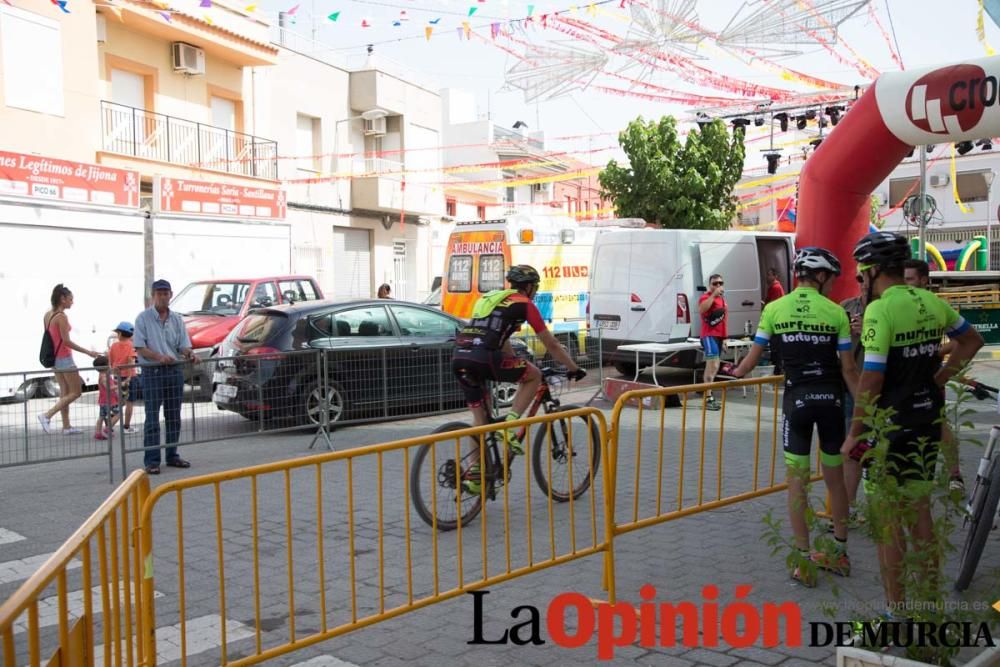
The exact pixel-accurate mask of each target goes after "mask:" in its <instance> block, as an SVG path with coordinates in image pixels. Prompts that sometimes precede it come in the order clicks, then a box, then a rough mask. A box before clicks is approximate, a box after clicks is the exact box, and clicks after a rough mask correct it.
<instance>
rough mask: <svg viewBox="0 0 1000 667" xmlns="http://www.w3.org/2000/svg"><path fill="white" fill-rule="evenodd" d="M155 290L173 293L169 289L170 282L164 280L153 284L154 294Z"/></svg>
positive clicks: (161, 279)
mask: <svg viewBox="0 0 1000 667" xmlns="http://www.w3.org/2000/svg"><path fill="white" fill-rule="evenodd" d="M156 290H166V291H168V292H171V291H173V290H171V289H170V281H168V280H164V279H163V278H160V279H159V280H156V281H154V282H153V291H154V292H155V291H156Z"/></svg>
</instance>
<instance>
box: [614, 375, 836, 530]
mask: <svg viewBox="0 0 1000 667" xmlns="http://www.w3.org/2000/svg"><path fill="white" fill-rule="evenodd" d="M783 384H784V376H770V377H763V378H752V379H745V380H739V381H735V382H716V383H712V384H696V385H685V386H679V387H668V388H656V389H641V390H634V391H629V392H626V393H624V394H622V396H621V397H620V398H619V399H618V401H617V402H616V403H615V406H614V409H613V412H612V417H611V423H612V431H611V443H610V446H609V449H610V451H611V458H610V465H611V467H612V470H611V473H612V475H611V477H612V490H611V492H612V500H613V507H614V508H615V514H614V532H615V534H616V535H620V534H622V533H627V532H630V531H633V530H637V529H639V528H643V527H645V526H651V525H654V524H658V523H663V522H664V521H671V520H673V519H678V518H680V517H683V516H688V515H691V514H696V513H698V512H704V511H707V510H711V509H715V508H718V507H723V506H725V505H731V504H733V503H737V502H741V501H743V500H750V499H752V498H757V497H760V496H763V495H767V494H770V493H775V492H777V491H782V490H784V489H786V488H788V486H787V484H786V483H785V482H784V481H779V479H778V478H777V475H778V464H779V461H783V454H782V452H781V449H780V446H779V444H778V435H779V432H780V429H781V426H780V408H779V405H780V401H779V398H780V393H781V388H782V386H783ZM745 387H756V389H757V391H756V398H755V400H754V401H753V404H752V410H753V414H754V415H755V425H756V427H755V428H754V429H753V433H752V438H753V442H752V446H748V445H749V444H750V443H749V442H748V440H749V438H750V435H751V434H749V433H742V434H737V433H734V432H732V430H730V433H729V434H727V421H726V420H727V414H728V412H729V411H730V409H731V406H732V405H733V404H734V403H735V404H738V405H739V404H743V405H745V404H746V401H743V400H741V399H738V398H733V397H732V396H731V394H732V393H733V392H734V390H737V389H738V390H740V391H742V390H743V388H745ZM764 387H769V388H770V389H771V390H772V394H771V398H770V399H769V400H767V401H765V392H764V391H763V389H764ZM709 390H711V391H712V392H713V393H714V394H715V395H716V396H717V397H718V398H720V399H721V400H720V403H721V410H720V411H718V412H711V411H708V410H706V409H705V408H704V407H703V406H704V401H703V400H698V399H702V398H704V397H705V396H706V395H707V392H708V391H709ZM670 396H680V397H681V409H680V412H679V414H678V412H677V411H676V410H667V409H665V406H666V404H667V399H668V397H670ZM629 403H632V404H637V405H638V410H637V413H638V414H637V417H636V419H637V421H638V423H637V427H636V434H635V438H634V443H627V442H626V441H625V440H624V438H623V436H622V412H623V410H624V408H625V407H626V405H627V404H629ZM649 403H653V404H656V403H658V404H659V408H660V409H659V419H658V420H657V423H656V424H654V428H653V429H648V428H647V427H646V421H647V420H648V418H647V416H646V415H647V413H648V412H649V410H648V409H647V408H646V404H649ZM692 413H693V414H692ZM667 415H670V418H671V421H670V422H668V421H667ZM691 421H695V422H696V424H697V429H696V433H695V434H694V437H696V438H697V442H695V443H693V444H694V450H695V451H694V452H693V453H692V451H691V449H692V447H691V446H690V445H689V440H690V439H691V437H689V433H688V430H689V426H688V425H689V422H691ZM650 430H651V431H652V432H653V437H654V439H655V441H656V442H655V444H656V446H655V447H653V448H652V451H650V448H649V447H648V446H645V443H644V440H645V439H646V438H647V437H648V436H649V431H650ZM711 431H716V432H717V433H714V434H713V435H712V438H711V439H712V440H714V443H711V442H710V441H709V434H710V432H711ZM727 435H728V437H727ZM670 436H672V438H673V440H674V444H673V445H672V446H671V442H670V440H671V437H670ZM741 436H742V437H743V438H745V439H741ZM628 444H632V446H633V448H634V452H633V455H634V456H633V460H632V462H631V468H630V469H629V470H627V471H623V470H622V468H621V466H622V464H623V459H622V456H623V454H622V452H623V450H624V449H625V447H626V446H627V445H628ZM817 450H818V448H817ZM816 454H817V460H818V455H819V452H818V451H817V452H816ZM665 457H666V458H667V459H668V460H667V462H666V464H665V463H664V459H665ZM751 457H752V466H750V465H749V463H750V460H751ZM692 463H693V464H694V472H693V473H692V472H691V467H692ZM653 467H655V470H656V474H655V476H654V475H652V474H650V473H649V471H650V470H651V469H652V468H653ZM709 468H712V469H713V470H711V471H710V470H709ZM817 469H818V466H817ZM713 473H714V478H715V479H714V484H712V483H711V482H712V481H713V480H712V479H711V477H709V478H708V480H707V481H708V483H709V485H710V486H709V488H706V476H708V475H712V474H713ZM626 476H628V477H631V479H632V487H631V489H626V490H624V491H623V490H621V489H619V488H618V483H619V480H624V479H625V478H626ZM781 478H782V480H783V478H784V464H783V463H782V464H781ZM818 479H820V476H819V475H814V476H813V480H818ZM665 485H666V487H667V489H668V492H667V493H665V492H664V491H665ZM691 487H694V488H693V489H692V488H691ZM629 492H631V495H630V496H629ZM622 506H624V507H630V508H631V512H630V514H628V515H627V516H625V517H621V515H620V511H619V510H618V509H617V508H619V507H622Z"/></svg>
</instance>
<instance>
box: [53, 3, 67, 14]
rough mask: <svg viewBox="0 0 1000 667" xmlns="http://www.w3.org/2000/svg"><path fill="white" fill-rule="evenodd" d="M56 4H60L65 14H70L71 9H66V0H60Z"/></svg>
mask: <svg viewBox="0 0 1000 667" xmlns="http://www.w3.org/2000/svg"><path fill="white" fill-rule="evenodd" d="M56 4H57V5H59V9H61V10H62V12H63V14H69V10H68V9H66V0H59V2H57V3H56Z"/></svg>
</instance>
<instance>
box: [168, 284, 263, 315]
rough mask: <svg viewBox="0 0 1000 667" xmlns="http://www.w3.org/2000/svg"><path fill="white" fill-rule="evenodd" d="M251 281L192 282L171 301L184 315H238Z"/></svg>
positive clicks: (174, 307) (173, 308)
mask: <svg viewBox="0 0 1000 667" xmlns="http://www.w3.org/2000/svg"><path fill="white" fill-rule="evenodd" d="M249 291H250V283H191V284H190V285H188V286H187V287H185V288H184V289H183V290H181V293H180V294H178V295H177V296H175V297H174V300H173V301H171V302H170V308H171V309H172V310H175V311H177V312H178V313H180V314H182V315H218V316H220V317H225V316H226V315H238V314H239V312H240V311H241V310H242V309H243V302H244V301H246V299H247V294H248V293H249Z"/></svg>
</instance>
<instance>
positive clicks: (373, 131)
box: [365, 116, 385, 137]
mask: <svg viewBox="0 0 1000 667" xmlns="http://www.w3.org/2000/svg"><path fill="white" fill-rule="evenodd" d="M383 134H385V117H384V116H383V117H382V118H372V119H371V120H368V119H365V136H366V137H380V136H382V135H383Z"/></svg>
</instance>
